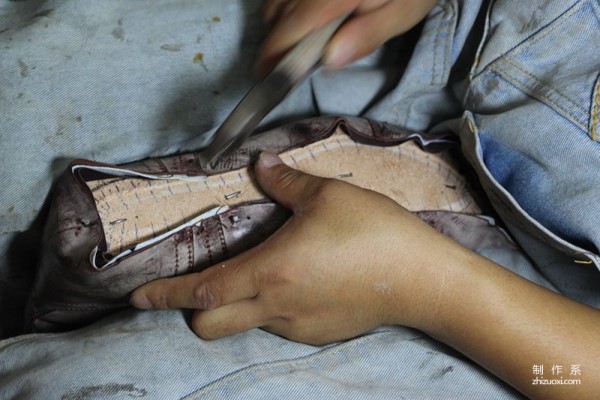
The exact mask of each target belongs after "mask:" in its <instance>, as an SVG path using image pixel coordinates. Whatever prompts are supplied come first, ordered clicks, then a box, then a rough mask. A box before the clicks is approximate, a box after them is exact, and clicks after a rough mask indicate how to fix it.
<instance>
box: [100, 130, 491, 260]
mask: <svg viewBox="0 0 600 400" xmlns="http://www.w3.org/2000/svg"><path fill="white" fill-rule="evenodd" d="M280 157H281V158H282V159H283V161H284V162H285V163H286V164H288V165H290V166H291V167H294V168H297V169H299V170H302V171H304V172H307V173H310V174H313V175H317V176H322V177H331V178H336V179H341V180H343V181H346V182H349V183H352V184H354V185H357V186H360V187H362V188H367V189H371V190H374V191H376V192H379V193H382V194H384V195H386V196H388V197H390V198H392V199H393V200H395V201H396V202H398V203H399V204H401V205H402V206H404V207H406V208H407V209H409V210H411V211H421V210H448V211H456V212H465V213H479V212H480V211H481V210H480V209H479V207H478V206H477V204H476V203H475V200H474V199H473V197H472V196H471V194H470V193H469V190H468V187H467V183H466V181H465V179H464V178H463V177H462V176H461V175H460V174H459V173H458V172H457V170H456V168H455V167H454V166H453V163H452V161H451V160H450V159H449V158H448V157H446V156H445V155H439V154H437V155H436V154H429V153H426V152H424V151H423V150H421V149H420V148H419V147H418V146H417V145H416V144H414V143H413V142H406V143H403V144H401V145H398V146H393V147H379V146H369V145H364V144H358V143H356V142H354V141H353V140H352V139H351V138H350V137H349V136H348V135H347V134H345V133H344V132H343V131H342V130H341V129H338V131H336V132H335V133H334V134H333V135H332V136H331V137H329V138H327V139H325V140H322V141H319V142H317V143H313V144H311V145H308V146H306V147H304V148H297V149H293V150H290V151H287V152H285V153H282V154H280ZM88 186H89V188H90V189H91V191H92V193H93V196H94V199H95V201H96V205H97V208H98V212H99V214H100V218H101V220H102V226H103V228H104V232H105V235H106V242H107V246H108V249H107V252H108V253H109V254H112V255H116V254H119V253H121V252H122V251H124V250H127V249H129V248H131V247H133V246H135V245H137V244H139V243H142V242H144V241H146V240H149V239H152V238H154V237H156V236H158V235H160V234H162V233H165V232H168V231H169V230H171V229H174V228H176V227H177V226H179V225H181V224H183V223H185V222H186V221H188V220H190V219H192V218H194V217H196V216H198V215H200V214H201V213H203V212H206V211H208V210H210V209H213V208H215V207H217V206H224V205H226V206H235V205H238V204H241V203H246V202H252V201H257V200H261V199H264V198H265V196H264V194H263V193H262V192H261V191H260V190H259V189H258V187H257V186H256V185H255V184H254V183H253V177H252V176H251V174H249V170H248V169H247V168H243V169H238V170H233V171H230V172H225V173H222V174H219V175H215V176H208V177H201V178H199V179H196V180H189V179H184V180H175V179H165V180H154V179H144V178H138V177H127V178H113V179H105V180H99V181H93V182H89V183H88Z"/></svg>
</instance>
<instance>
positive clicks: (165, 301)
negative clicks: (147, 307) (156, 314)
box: [149, 293, 171, 310]
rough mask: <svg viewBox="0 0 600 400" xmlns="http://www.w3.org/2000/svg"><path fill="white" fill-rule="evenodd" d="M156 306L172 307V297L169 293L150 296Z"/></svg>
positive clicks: (161, 307)
mask: <svg viewBox="0 0 600 400" xmlns="http://www.w3.org/2000/svg"><path fill="white" fill-rule="evenodd" d="M149 299H150V301H151V303H152V305H153V306H154V308H156V309H159V310H168V309H170V308H171V299H170V298H169V296H168V294H167V293H159V294H158V295H156V296H155V297H154V298H153V297H149Z"/></svg>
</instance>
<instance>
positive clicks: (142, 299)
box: [129, 294, 153, 310]
mask: <svg viewBox="0 0 600 400" xmlns="http://www.w3.org/2000/svg"><path fill="white" fill-rule="evenodd" d="M129 303H131V305H132V306H134V307H135V308H139V309H140V310H150V309H152V308H153V306H152V303H151V302H150V299H149V298H148V297H147V296H146V295H145V294H134V295H133V296H131V299H129Z"/></svg>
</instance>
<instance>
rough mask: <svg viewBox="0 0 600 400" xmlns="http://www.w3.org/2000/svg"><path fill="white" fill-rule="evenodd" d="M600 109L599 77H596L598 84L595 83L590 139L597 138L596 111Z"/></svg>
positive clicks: (597, 119)
mask: <svg viewBox="0 0 600 400" xmlns="http://www.w3.org/2000/svg"><path fill="white" fill-rule="evenodd" d="M599 109H600V79H598V84H597V85H596V96H595V97H594V108H593V109H592V129H591V134H592V140H594V141H597V140H598V133H597V131H598V123H599V122H600V121H599V119H600V116H599V115H598V111H599Z"/></svg>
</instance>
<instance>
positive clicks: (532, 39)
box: [474, 1, 582, 78]
mask: <svg viewBox="0 0 600 400" xmlns="http://www.w3.org/2000/svg"><path fill="white" fill-rule="evenodd" d="M581 6H582V2H580V1H578V2H576V3H575V4H573V5H572V6H571V7H570V8H569V9H567V10H565V11H564V12H563V13H562V14H560V15H559V16H558V17H556V18H555V19H553V20H552V21H550V22H548V23H547V24H546V25H544V26H543V27H541V28H540V29H538V30H537V31H535V32H534V33H532V34H531V35H529V36H528V37H526V38H525V39H523V40H522V41H520V42H519V43H517V44H516V45H515V46H513V47H512V48H511V49H509V50H508V51H507V52H506V53H504V54H501V55H500V56H498V57H497V58H496V59H494V60H492V61H491V62H490V63H489V64H487V66H485V67H484V68H483V69H482V70H481V71H480V72H479V73H477V74H475V75H474V78H475V77H477V76H478V75H480V74H483V73H484V72H485V70H486V69H487V68H489V67H491V66H493V65H494V64H495V63H497V62H498V61H500V60H502V59H504V58H507V57H508V56H514V55H519V54H521V53H522V52H524V51H525V50H526V49H527V48H529V47H531V45H533V44H535V43H537V42H538V41H540V40H541V39H543V38H544V37H546V36H547V35H548V34H549V33H550V32H552V31H553V30H555V29H556V28H557V25H560V23H561V22H562V21H561V20H562V19H563V18H568V17H569V16H571V15H572V14H574V13H575V12H576V11H577V10H578V9H579V7H581ZM492 11H493V7H490V11H489V12H490V15H491V12H492ZM490 24H491V20H490Z"/></svg>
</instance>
